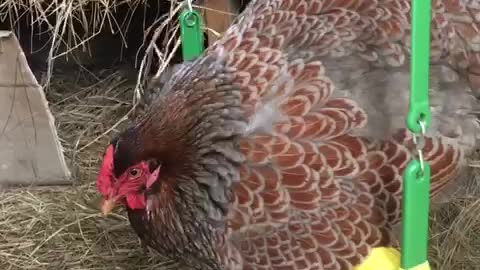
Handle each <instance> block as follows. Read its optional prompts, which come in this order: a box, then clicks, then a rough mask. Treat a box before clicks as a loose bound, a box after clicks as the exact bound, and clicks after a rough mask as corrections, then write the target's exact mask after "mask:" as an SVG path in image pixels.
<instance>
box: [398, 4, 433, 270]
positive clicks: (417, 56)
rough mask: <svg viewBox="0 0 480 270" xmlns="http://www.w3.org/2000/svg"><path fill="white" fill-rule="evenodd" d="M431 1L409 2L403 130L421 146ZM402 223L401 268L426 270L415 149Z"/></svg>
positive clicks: (425, 181)
mask: <svg viewBox="0 0 480 270" xmlns="http://www.w3.org/2000/svg"><path fill="white" fill-rule="evenodd" d="M430 12H431V0H413V1H412V38H411V47H412V48H411V49H412V56H411V63H410V65H411V66H410V68H411V69H410V72H411V81H410V83H411V85H410V105H409V111H408V114H407V120H406V124H407V128H408V129H409V130H410V131H411V132H412V133H413V134H414V136H415V139H416V140H415V142H416V143H417V146H418V147H421V144H422V143H421V142H419V140H423V137H424V136H425V133H426V129H427V128H428V127H429V125H430V121H431V118H432V116H431V112H430V106H429V95H428V83H429V60H430V17H431V13H430ZM402 208H403V218H402V219H403V220H402V242H401V260H400V262H401V268H402V269H404V270H429V269H430V266H429V263H428V219H429V208H430V166H429V164H428V163H427V162H426V161H424V160H423V154H422V149H421V148H418V159H414V160H411V161H410V163H409V164H408V166H407V168H406V169H405V172H404V175H403V205H402Z"/></svg>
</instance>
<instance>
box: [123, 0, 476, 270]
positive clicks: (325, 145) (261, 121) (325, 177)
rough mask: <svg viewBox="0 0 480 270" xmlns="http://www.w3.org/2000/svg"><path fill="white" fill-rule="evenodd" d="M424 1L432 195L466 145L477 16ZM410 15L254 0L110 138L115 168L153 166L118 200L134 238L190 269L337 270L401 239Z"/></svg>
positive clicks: (471, 8)
mask: <svg viewBox="0 0 480 270" xmlns="http://www.w3.org/2000/svg"><path fill="white" fill-rule="evenodd" d="M433 7H434V11H433V16H432V55H431V61H432V68H431V78H430V85H431V88H432V89H433V90H432V102H431V106H432V113H433V121H432V126H431V129H430V130H429V133H428V136H427V138H426V141H425V148H424V151H425V158H426V160H428V162H430V164H431V169H432V197H434V196H436V195H438V194H440V192H441V191H442V190H444V189H445V187H446V186H447V185H448V184H449V183H451V182H452V181H453V180H454V179H455V178H456V176H457V175H458V173H459V172H460V171H461V169H462V168H463V167H464V166H465V163H466V156H467V155H468V154H469V153H470V152H471V151H473V150H474V149H475V146H476V141H477V137H478V131H479V126H478V123H477V118H476V116H475V115H472V114H471V112H472V111H473V110H474V108H475V107H476V103H477V100H476V99H475V98H474V97H473V96H472V93H471V91H470V89H472V90H476V89H477V88H478V87H477V86H476V81H475V80H476V77H475V76H476V75H475V74H474V71H475V69H476V68H477V65H478V62H479V60H478V57H477V56H478V49H479V48H478V47H477V46H474V45H475V41H476V40H477V39H478V37H479V36H478V34H477V32H476V31H477V28H476V26H475V18H476V16H475V14H477V15H480V10H479V9H478V8H480V7H479V5H478V4H477V3H476V1H460V0H458V1H455V0H448V1H434V3H433ZM409 20H410V1H406V0H383V1H381V0H375V1H373V0H364V1H362V0H264V1H260V0H253V1H252V2H251V3H250V4H249V6H248V7H247V9H246V10H245V11H244V12H243V14H242V15H241V16H239V18H238V19H237V20H236V22H235V23H234V24H233V25H232V27H231V28H230V29H229V30H228V31H227V32H226V33H225V35H224V37H223V38H222V39H221V40H219V41H218V42H217V43H215V44H214V45H213V46H212V47H210V48H208V49H207V51H206V52H205V54H204V55H203V56H202V57H201V58H199V59H197V60H195V61H194V62H193V63H191V64H189V65H186V66H184V67H182V68H180V69H179V70H177V72H176V73H175V74H174V75H173V77H172V78H171V79H170V81H169V82H168V83H167V84H166V85H165V86H164V87H163V89H162V90H161V91H159V92H158V96H157V97H156V98H155V99H154V100H153V101H152V103H151V105H150V106H149V107H148V108H147V110H146V111H145V113H144V114H143V116H141V117H140V118H139V119H138V120H137V121H136V123H135V124H134V125H133V126H132V127H131V128H130V129H129V131H128V132H126V133H123V134H122V135H120V144H122V143H123V146H122V147H125V148H128V147H131V148H129V149H130V150H129V153H131V157H130V158H128V159H125V158H124V159H122V161H121V162H120V161H118V160H117V161H115V164H114V165H115V170H117V171H118V172H117V173H116V174H120V173H122V172H123V171H125V170H126V169H127V168H128V167H129V166H131V165H133V164H134V163H136V162H139V161H141V160H148V159H155V160H158V161H159V162H160V163H161V164H162V166H161V172H160V176H159V180H158V182H157V183H155V184H154V185H153V186H152V187H151V189H149V190H148V191H147V193H146V208H145V209H137V210H131V209H130V210H129V218H130V221H131V223H132V226H133V228H134V229H135V231H136V232H137V233H138V234H139V236H140V238H142V239H143V241H145V242H146V243H147V244H148V245H150V246H152V247H154V248H155V249H156V250H158V251H159V252H160V253H162V254H163V255H166V256H169V257H171V258H174V259H178V260H180V261H182V262H184V263H185V264H186V265H188V266H190V268H193V269H232V270H233V269H239V270H240V269H243V270H253V269H292V270H306V269H312V270H314V269H319V270H320V269H324V270H327V269H328V270H347V269H352V267H353V266H355V265H358V264H360V263H361V262H362V260H363V259H364V258H365V257H366V256H368V254H369V252H370V251H371V249H372V248H373V247H378V246H397V244H398V243H397V240H396V239H395V237H394V233H393V231H394V227H395V226H396V225H398V223H399V221H400V219H401V197H402V196H401V195H402V172H403V170H404V169H405V167H406V165H407V163H408V161H409V160H410V159H411V158H412V157H413V155H412V153H414V152H415V146H414V144H413V141H412V136H411V135H410V134H409V133H408V132H407V131H406V129H405V115H406V112H407V108H408V94H409V92H408V89H409V69H408V51H409V32H410V26H409ZM118 144H119V143H117V148H116V149H120V148H121V147H120V148H118V147H119V146H118ZM132 151H133V152H132ZM117 152H118V153H116V155H117V156H120V155H121V151H119V150H118V151H117Z"/></svg>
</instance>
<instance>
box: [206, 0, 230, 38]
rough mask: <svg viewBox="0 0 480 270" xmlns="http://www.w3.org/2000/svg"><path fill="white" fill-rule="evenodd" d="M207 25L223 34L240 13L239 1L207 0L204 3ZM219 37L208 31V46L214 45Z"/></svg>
mask: <svg viewBox="0 0 480 270" xmlns="http://www.w3.org/2000/svg"><path fill="white" fill-rule="evenodd" d="M203 6H204V7H205V9H204V17H205V24H206V26H207V27H208V28H210V29H212V30H214V31H215V32H217V33H220V34H223V33H225V31H226V30H227V29H228V27H229V26H230V25H231V23H232V21H233V20H234V19H235V17H236V15H237V12H238V6H239V4H238V0H205V1H204V3H203ZM217 39H218V37H217V36H216V35H215V34H214V33H212V31H208V44H209V45H212V44H213V43H214V42H215V41H217Z"/></svg>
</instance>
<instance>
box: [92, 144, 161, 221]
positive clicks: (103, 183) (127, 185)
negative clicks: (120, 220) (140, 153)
mask: <svg viewBox="0 0 480 270" xmlns="http://www.w3.org/2000/svg"><path fill="white" fill-rule="evenodd" d="M115 146H116V145H115V144H113V143H112V144H110V145H109V146H108V148H107V150H106V152H105V155H104V157H103V162H102V165H101V166H100V171H99V173H98V177H97V189H98V191H99V192H100V194H101V195H102V197H103V200H102V212H103V213H104V214H108V213H110V212H111V210H112V209H113V208H114V207H115V205H117V204H123V205H125V206H126V207H127V208H129V209H132V210H139V209H144V208H145V205H146V202H145V198H146V196H145V193H146V191H147V190H148V189H149V188H150V187H151V186H152V185H153V183H155V181H156V180H157V178H158V174H159V171H160V166H157V167H156V169H154V170H153V172H151V166H150V165H151V164H150V163H148V162H147V161H140V162H137V163H134V165H131V166H128V165H126V166H124V167H125V168H119V167H123V166H121V165H122V163H123V162H125V160H119V158H116V157H120V156H124V155H117V154H121V153H117V154H116V153H115V152H116V147H115ZM116 167H117V168H116Z"/></svg>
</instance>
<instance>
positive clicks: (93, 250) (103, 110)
mask: <svg viewBox="0 0 480 270" xmlns="http://www.w3.org/2000/svg"><path fill="white" fill-rule="evenodd" d="M105 72H107V71H105ZM122 73H123V74H122ZM96 77H100V78H101V81H98V82H95V83H91V81H92V75H91V74H89V73H87V72H81V73H80V74H78V72H75V71H72V72H70V73H69V74H68V73H67V74H55V76H54V79H53V80H52V82H51V87H50V89H49V91H48V99H49V101H50V103H51V109H52V111H53V113H54V115H55V116H56V121H57V127H58V131H59V136H60V138H61V140H62V143H63V146H64V147H65V149H66V156H67V158H68V159H69V161H70V162H71V163H72V164H71V167H72V168H74V169H76V170H74V171H73V172H74V174H75V176H76V177H75V178H76V180H77V182H76V184H75V186H74V187H65V188H54V189H51V188H43V189H41V190H39V189H31V190H24V189H22V190H17V191H12V192H7V193H4V194H1V195H0V269H12V270H13V269H119V270H120V269H159V268H156V267H158V266H159V265H164V264H168V262H165V261H163V262H162V261H155V260H152V259H151V256H149V255H148V254H146V253H145V252H144V250H143V249H142V248H141V247H140V246H139V242H138V240H137V237H136V236H135V235H134V234H133V233H132V231H131V229H130V227H129V225H128V222H127V219H126V217H125V216H124V215H123V213H122V211H121V210H120V209H119V210H120V211H117V213H120V214H117V215H112V216H109V217H108V218H105V217H102V216H101V215H99V212H98V205H99V197H98V194H97V192H96V189H95V185H94V179H95V178H94V177H95V176H94V175H95V171H96V170H97V167H98V162H99V158H100V157H101V156H102V152H103V149H104V148H105V145H106V144H107V143H108V138H106V137H102V138H101V139H100V140H98V142H95V143H94V144H93V145H91V146H90V147H88V148H86V149H83V150H79V148H80V147H81V146H82V145H86V144H87V143H89V142H91V141H93V139H95V138H97V137H98V136H99V135H101V134H102V133H103V132H104V131H106V130H108V129H110V127H112V126H113V125H115V124H116V123H118V121H119V120H120V119H119V118H121V117H123V116H124V115H125V113H126V112H127V110H128V109H129V108H130V107H131V100H132V94H133V91H132V90H133V87H134V86H135V80H134V77H133V78H132V76H131V75H130V76H128V75H127V76H126V74H125V72H119V71H115V72H109V71H108V72H107V73H105V74H101V73H100V72H96ZM126 77H130V78H129V79H126ZM120 125H122V124H120ZM160 269H162V268H160Z"/></svg>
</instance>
